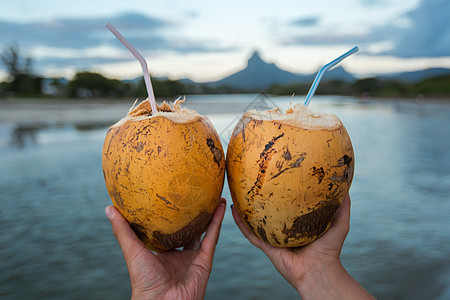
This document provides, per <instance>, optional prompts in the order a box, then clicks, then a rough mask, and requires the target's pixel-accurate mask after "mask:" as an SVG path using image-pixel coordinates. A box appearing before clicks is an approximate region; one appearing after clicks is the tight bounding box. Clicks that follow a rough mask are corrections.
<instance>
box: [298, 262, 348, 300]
mask: <svg viewBox="0 0 450 300" xmlns="http://www.w3.org/2000/svg"><path fill="white" fill-rule="evenodd" d="M345 273H347V272H346V271H345V269H344V267H343V266H342V264H341V262H340V261H339V259H333V260H329V261H325V262H320V263H315V264H314V265H313V266H311V267H310V268H308V272H306V273H305V274H304V275H303V277H302V278H301V280H299V281H298V282H297V284H296V286H295V288H296V290H297V292H298V293H299V294H300V296H301V297H302V299H332V296H333V295H334V293H333V291H334V289H335V287H334V286H333V285H334V284H335V281H336V279H337V278H339V277H341V276H342V275H343V274H345Z"/></svg>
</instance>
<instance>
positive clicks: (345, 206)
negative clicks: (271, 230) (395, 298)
mask: <svg viewBox="0 0 450 300" xmlns="http://www.w3.org/2000/svg"><path fill="white" fill-rule="evenodd" d="M232 212H233V218H234V220H235V222H236V224H237V225H238V227H239V229H240V230H241V231H242V233H243V234H244V236H245V237H246V238H247V239H248V240H249V241H250V243H252V244H253V245H254V246H256V247H258V248H259V249H261V250H262V251H263V252H264V253H265V254H266V255H267V256H268V257H269V259H270V260H271V261H272V263H273V264H274V266H275V268H276V269H277V270H278V272H280V274H281V275H282V276H283V277H284V278H285V279H286V280H287V281H288V282H289V283H290V284H291V285H292V286H293V287H295V288H296V289H297V291H298V292H299V293H300V295H301V296H302V299H352V296H355V299H364V296H367V298H368V299H370V298H372V296H371V295H370V294H369V293H368V292H367V291H366V290H364V288H363V287H362V286H360V285H359V283H358V282H356V281H355V280H354V279H353V278H352V277H351V276H350V274H348V273H347V272H346V271H345V269H344V268H343V266H342V264H341V262H340V253H341V249H342V246H343V244H344V240H345V238H346V237H347V234H348V232H349V229H350V196H349V195H347V196H346V197H345V198H344V200H343V202H342V204H341V207H340V208H339V210H338V211H337V213H336V215H335V217H334V218H333V220H332V223H331V226H330V228H329V229H328V231H327V232H326V233H325V234H324V235H323V236H322V237H320V238H319V239H317V240H315V241H314V242H312V243H311V244H309V245H306V246H303V247H299V248H276V247H272V246H270V245H268V244H266V243H264V242H263V241H261V240H260V239H259V238H257V237H256V235H254V234H253V233H252V232H251V231H250V230H249V229H248V228H247V227H246V226H245V224H244V222H243V221H242V220H241V218H240V217H239V214H238V213H237V211H236V209H235V208H234V207H233V209H232Z"/></svg>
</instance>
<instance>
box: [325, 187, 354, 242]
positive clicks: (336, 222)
mask: <svg viewBox="0 0 450 300" xmlns="http://www.w3.org/2000/svg"><path fill="white" fill-rule="evenodd" d="M350 206H351V201H350V196H349V194H347V195H346V196H345V197H344V199H343V200H342V203H341V206H340V207H339V209H338V211H337V212H336V215H335V216H334V218H333V221H332V223H331V226H330V229H329V230H328V232H331V234H332V235H334V236H336V237H338V238H339V239H340V240H342V242H343V241H344V240H345V238H346V236H347V234H348V232H349V230H350ZM331 234H330V235H331Z"/></svg>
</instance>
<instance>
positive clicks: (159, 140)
mask: <svg viewBox="0 0 450 300" xmlns="http://www.w3.org/2000/svg"><path fill="white" fill-rule="evenodd" d="M102 165H103V173H104V177H105V182H106V187H107V190H108V192H109V195H110V196H111V199H112V201H113V204H114V206H115V207H116V208H117V209H118V210H119V211H120V212H121V214H122V215H123V216H124V217H125V219H127V221H128V222H129V223H130V225H131V227H132V228H133V230H134V231H135V232H136V234H137V236H138V237H139V238H140V239H141V240H142V241H143V242H144V243H145V245H146V246H147V247H148V248H149V249H151V250H154V251H158V252H162V251H166V250H170V249H175V248H179V247H183V246H185V245H188V244H189V243H190V242H192V240H193V239H195V238H196V237H198V236H200V235H201V234H202V233H203V232H205V230H206V227H207V226H208V224H209V222H210V220H211V217H212V214H213V211H214V209H215V208H216V207H217V205H218V203H219V198H220V195H221V192H222V187H223V181H224V174H225V159H224V154H223V149H222V145H221V142H220V139H219V136H218V134H217V132H216V131H215V129H214V127H213V125H212V124H211V123H210V121H209V120H208V119H207V118H206V117H203V116H201V115H198V114H197V113H196V112H195V111H190V110H183V109H180V108H179V106H178V104H176V105H174V107H170V106H169V105H167V104H164V105H162V106H160V107H159V111H158V112H157V113H155V114H152V112H151V108H150V104H149V102H148V101H144V102H142V103H141V104H140V105H139V106H138V107H137V108H135V109H134V110H131V111H130V112H129V114H128V115H127V117H125V118H124V119H122V120H120V121H119V122H118V123H117V124H115V125H113V126H112V127H111V128H109V130H108V132H107V134H106V138H105V142H104V145H103V156H102Z"/></svg>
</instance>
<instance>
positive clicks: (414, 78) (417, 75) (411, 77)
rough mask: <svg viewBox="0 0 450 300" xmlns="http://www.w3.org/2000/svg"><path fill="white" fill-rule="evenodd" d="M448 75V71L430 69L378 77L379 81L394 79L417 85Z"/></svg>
mask: <svg viewBox="0 0 450 300" xmlns="http://www.w3.org/2000/svg"><path fill="white" fill-rule="evenodd" d="M445 75H450V69H446V68H430V69H425V70H420V71H412V72H402V73H393V74H386V75H380V76H378V78H379V79H395V80H398V81H403V82H407V83H417V82H419V81H422V80H424V79H427V78H431V77H437V76H445Z"/></svg>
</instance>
